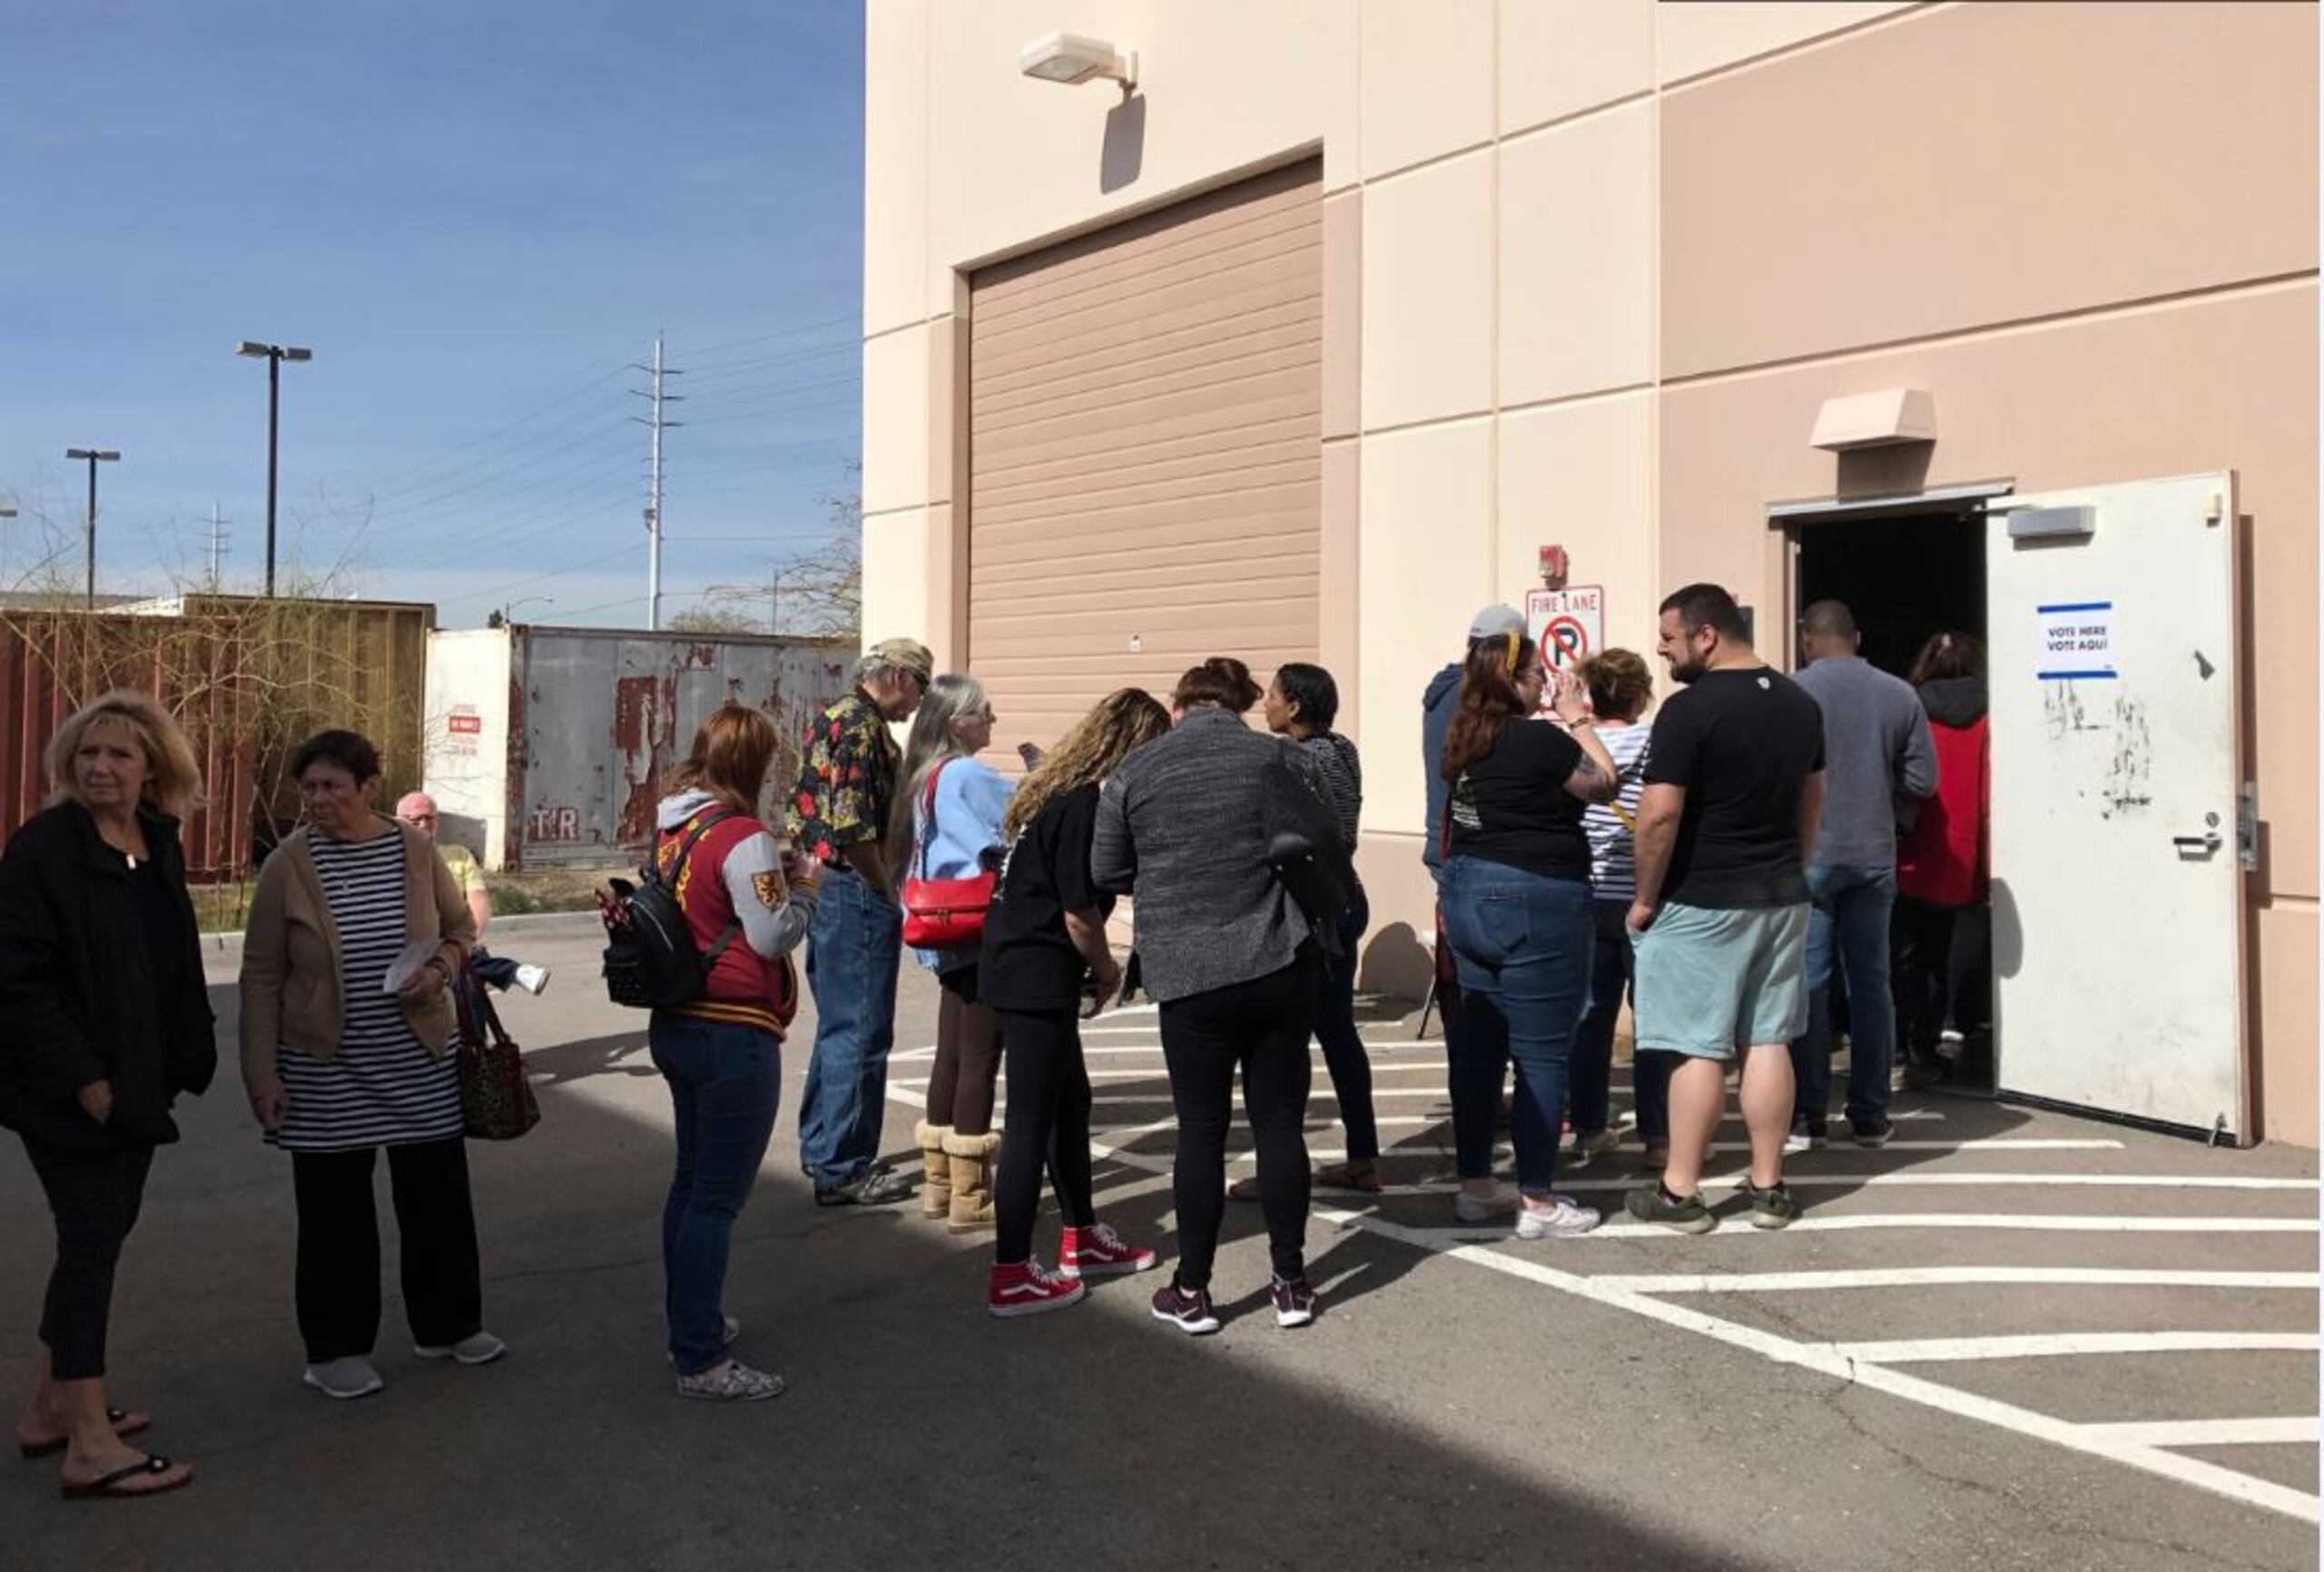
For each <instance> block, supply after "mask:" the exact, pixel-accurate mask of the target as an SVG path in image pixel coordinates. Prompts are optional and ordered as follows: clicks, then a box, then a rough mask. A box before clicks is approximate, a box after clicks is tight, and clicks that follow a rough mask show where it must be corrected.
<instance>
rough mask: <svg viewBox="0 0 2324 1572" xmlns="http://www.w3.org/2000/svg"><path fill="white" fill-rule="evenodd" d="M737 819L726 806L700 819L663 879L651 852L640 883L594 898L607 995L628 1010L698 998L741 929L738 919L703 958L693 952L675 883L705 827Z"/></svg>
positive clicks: (623, 883) (618, 883)
mask: <svg viewBox="0 0 2324 1572" xmlns="http://www.w3.org/2000/svg"><path fill="white" fill-rule="evenodd" d="M739 817H740V815H739V814H737V813H735V812H734V811H733V810H731V809H728V810H725V811H720V812H715V813H712V814H710V815H708V816H707V817H705V818H704V820H703V821H702V822H701V823H700V824H698V825H696V826H695V827H694V830H693V832H692V833H691V834H689V835H688V836H687V837H686V838H685V840H684V843H683V844H681V845H680V846H679V848H678V855H677V860H675V862H673V863H672V864H671V865H670V876H669V878H668V879H666V880H665V879H663V877H662V874H661V870H660V868H659V863H660V859H659V858H658V857H655V856H653V855H651V854H649V855H648V856H647V857H646V859H645V862H644V863H643V864H641V865H640V866H639V868H638V870H637V879H638V882H637V883H635V884H632V883H630V881H629V880H628V879H609V880H607V881H606V883H607V889H608V890H609V891H610V893H609V894H608V893H602V892H601V893H600V894H599V895H598V897H597V914H598V916H600V917H601V918H603V919H605V924H606V966H605V975H606V997H608V998H610V999H612V1000H613V1002H614V1003H615V1004H617V1005H628V1006H629V1007H632V1008H634V1009H641V1010H665V1009H673V1008H675V1007H677V1006H679V1005H689V1004H692V1003H694V1000H696V999H698V998H700V997H702V994H703V989H704V986H705V979H706V978H708V977H709V976H710V968H713V967H714V966H716V965H717V964H718V958H719V957H720V956H722V955H724V954H725V953H726V947H727V946H728V945H730V944H732V943H734V936H735V935H736V934H738V933H740V932H742V931H743V925H742V924H741V923H740V922H739V921H729V922H728V923H727V924H726V929H725V931H724V933H721V934H720V935H719V936H718V940H717V942H716V943H714V944H713V945H712V946H711V947H710V953H709V954H708V955H704V954H703V953H702V952H701V951H699V950H698V949H696V948H694V928H693V927H692V926H691V925H690V924H689V923H688V922H687V921H686V914H685V911H684V909H683V908H682V907H680V906H679V905H678V892H677V885H678V880H679V879H681V878H683V877H684V874H685V870H686V860H687V859H688V858H690V857H692V856H693V855H694V842H695V841H697V840H701V839H702V838H703V837H704V835H706V834H708V833H709V832H710V830H711V829H712V828H713V827H714V826H715V825H718V824H722V823H724V821H725V820H729V819H734V818H739Z"/></svg>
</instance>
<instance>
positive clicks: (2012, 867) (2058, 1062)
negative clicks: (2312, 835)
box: [1986, 474, 2249, 1137]
mask: <svg viewBox="0 0 2324 1572" xmlns="http://www.w3.org/2000/svg"><path fill="white" fill-rule="evenodd" d="M1992 509H1993V511H1992V516H1991V518H1990V520H1989V522H1988V524H1987V529H1988V531H1989V533H1988V535H1987V549H1986V573H1987V580H1986V589H1987V600H1988V607H1989V619H1988V629H1989V635H1990V639H1991V667H1992V683H1993V702H1992V715H1993V863H1994V994H1995V998H1994V1010H1995V1043H1996V1049H1997V1053H1998V1070H1999V1081H2000V1086H2001V1089H2002V1091H2003V1092H2004V1094H2015V1095H2023V1096H2027V1097H2033V1098H2040V1099H2043V1100H2044V1101H2049V1102H2055V1103H2062V1104H2067V1105H2073V1106H2078V1107H2085V1108H2089V1109H2092V1110H2094V1111H2098V1112H2102V1113H2107V1114H2113V1115H2127V1116H2130V1117H2133V1118H2137V1119H2142V1120H2151V1121H2155V1122H2158V1123H2162V1124H2166V1125H2179V1126H2184V1127H2187V1128H2190V1129H2194V1130H2200V1131H2203V1132H2206V1133H2214V1132H2215V1133H2219V1134H2221V1135H2227V1136H2233V1137H2243V1136H2246V1135H2247V1133H2248V1130H2249V1119H2248V1116H2247V1107H2246V1103H2245V1081H2244V1005H2243V879H2242V860H2241V852H2242V846H2241V839H2240V833H2239V813H2238V810H2239V802H2240V799H2239V787H2240V781H2241V780H2242V774H2241V771H2240V769H2239V768H2238V761H2237V750H2236V740H2237V737H2238V735H2239V732H2238V726H2237V720H2238V717H2237V703H2238V695H2239V693H2240V691H2241V690H2240V664H2241V654H2240V641H2239V636H2238V634H2239V630H2238V628H2237V625H2236V604H2237V603H2236V594H2235V583H2236V577H2235V574H2236V567H2235V565H2236V522H2235V492H2234V479H2233V477H2232V476H2230V475H2224V474H2222V475H2198V476H2191V477H2184V478H2181V479H2174V480H2156V481H2146V482H2140V483H2136V484H2132V485H2124V486H2102V487H2093V488H2087V489H2082V490H2076V491H2070V492H2056V493H2052V494H2049V495H2046V496H2013V497H2010V498H2009V499H2008V500H2007V501H2006V502H1998V503H1995V504H1994V505H1992Z"/></svg>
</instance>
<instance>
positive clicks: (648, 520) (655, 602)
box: [630, 333, 685, 633]
mask: <svg viewBox="0 0 2324 1572" xmlns="http://www.w3.org/2000/svg"><path fill="white" fill-rule="evenodd" d="M630 368H631V369H633V370H637V371H646V372H651V373H652V374H653V378H654V387H653V390H652V391H651V392H645V391H641V390H639V389H637V388H631V389H630V391H631V392H632V393H634V394H636V395H637V397H639V398H644V399H646V400H647V401H648V402H649V403H650V404H651V405H652V407H653V410H654V413H653V414H652V415H651V416H642V415H633V416H631V417H630V418H631V419H632V420H635V421H637V422H638V423H639V424H640V425H642V426H645V427H648V428H650V429H651V430H652V432H653V433H654V446H653V448H652V450H651V452H652V469H651V472H650V473H649V474H648V475H647V477H646V480H645V539H646V547H645V552H646V555H645V626H646V629H647V631H648V632H656V633H658V632H659V631H660V630H661V626H662V433H663V432H664V431H665V430H666V429H668V428H669V427H674V426H683V425H684V424H685V422H684V421H683V420H671V419H667V418H665V415H664V412H663V406H664V405H665V404H675V403H677V402H680V401H681V400H682V399H683V398H684V395H683V394H677V393H670V392H665V390H664V388H663V383H662V379H663V378H665V377H682V376H684V374H685V373H684V372H683V371H679V370H677V369H675V368H672V367H668V366H665V365H664V364H663V363H662V335H661V334H659V333H656V334H655V335H654V363H653V364H652V365H650V366H641V365H638V364H637V362H635V361H634V360H633V361H631V362H630Z"/></svg>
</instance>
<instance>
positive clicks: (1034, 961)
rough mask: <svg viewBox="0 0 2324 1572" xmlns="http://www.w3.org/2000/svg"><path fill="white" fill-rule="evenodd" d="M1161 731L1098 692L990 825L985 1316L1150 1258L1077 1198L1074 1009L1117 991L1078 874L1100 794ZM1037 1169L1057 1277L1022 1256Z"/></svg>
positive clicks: (1084, 1115) (1082, 1118)
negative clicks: (993, 828)
mask: <svg viewBox="0 0 2324 1572" xmlns="http://www.w3.org/2000/svg"><path fill="white" fill-rule="evenodd" d="M1169 729H1170V714H1169V712H1168V711H1167V710H1165V709H1164V708H1163V707H1162V706H1161V704H1160V703H1159V702H1157V701H1156V700H1155V699H1154V698H1153V697H1152V696H1151V695H1150V694H1148V693H1145V692H1143V691H1142V690H1140V689H1137V688H1124V689H1122V690H1120V691H1119V692H1118V693H1109V694H1108V695H1107V696H1106V697H1105V698H1104V699H1102V700H1100V701H1099V702H1098V707H1097V708H1096V709H1094V710H1092V711H1090V712H1089V713H1088V715H1086V716H1084V717H1083V718H1082V719H1081V721H1080V722H1078V724H1076V725H1075V727H1074V728H1073V730H1072V731H1070V732H1067V733H1066V736H1065V740H1064V741H1063V742H1059V744H1058V745H1057V748H1056V750H1055V751H1054V752H1051V753H1050V754H1049V756H1048V757H1047V758H1045V759H1043V760H1042V761H1041V762H1040V764H1039V766H1038V767H1037V768H1036V769H1035V770H1034V771H1033V772H1032V773H1031V774H1030V775H1029V776H1027V777H1026V778H1025V781H1024V783H1023V784H1022V785H1020V786H1019V787H1018V789H1017V794H1016V795H1015V796H1014V797H1012V798H1011V799H1010V800H1009V811H1008V814H1007V815H1006V817H1005V818H1004V820H1003V821H1002V833H1003V834H1004V836H1005V837H1006V838H1007V840H1008V842H1009V854H1008V858H1007V860H1006V861H1004V862H1003V863H1002V865H1001V873H1000V885H999V888H998V889H996V890H995V891H994V896H993V903H992V909H991V911H990V913H989V914H988V915H987V917H986V919H985V928H984V956H983V960H982V962H981V968H980V981H979V991H980V995H981V997H983V998H984V1000H985V1002H986V1003H988V1004H989V1005H990V1006H991V1007H992V1008H993V1009H994V1011H995V1012H996V1013H998V1014H999V1016H1000V1035H1001V1041H1002V1044H1003V1051H1004V1053H1005V1054H1006V1056H1007V1061H1008V1069H1009V1108H1008V1113H1007V1115H1006V1116H1005V1118H1004V1120H1003V1123H1002V1129H1001V1141H1000V1183H999V1184H998V1185H997V1187H996V1189H995V1194H994V1213H995V1221H996V1225H997V1228H998V1230H999V1237H998V1238H997V1239H996V1240H995V1242H994V1244H993V1253H992V1262H993V1264H992V1277H991V1281H990V1284H989V1285H988V1286H987V1288H986V1291H985V1307H986V1308H987V1309H988V1310H990V1312H992V1313H993V1314H994V1315H998V1316H1017V1315H1032V1314H1035V1313H1038V1312H1041V1311H1045V1310H1058V1309H1061V1308H1063V1307H1064V1306H1066V1305H1068V1304H1072V1303H1074V1302H1077V1301H1078V1300H1079V1299H1080V1298H1081V1297H1082V1296H1083V1295H1084V1294H1085V1293H1087V1292H1088V1289H1087V1288H1086V1287H1085V1286H1084V1284H1083V1283H1082V1281H1081V1280H1082V1279H1083V1278H1085V1277H1091V1276H1098V1275H1103V1274H1107V1273H1112V1272H1143V1271H1145V1270H1146V1269H1147V1267H1150V1266H1152V1265H1153V1264H1154V1260H1155V1257H1154V1252H1152V1251H1151V1250H1141V1249H1136V1248H1133V1247H1131V1246H1130V1245H1128V1244H1126V1243H1123V1241H1122V1238H1121V1235H1119V1234H1118V1233H1115V1232H1114V1231H1113V1230H1112V1229H1111V1228H1108V1227H1107V1226H1106V1225H1105V1224H1104V1223H1100V1222H1098V1213H1097V1212H1096V1210H1095V1207H1094V1205H1093V1204H1092V1203H1091V1200H1090V1194H1089V1073H1088V1069H1087V1068H1086V1067H1085V1066H1084V1065H1083V1062H1082V1057H1081V1027H1080V1011H1081V1009H1082V1007H1083V1006H1084V1003H1085V1001H1087V1002H1088V1007H1089V1011H1090V1013H1091V1014H1093V1015H1094V1014H1095V1013H1096V1012H1097V1010H1098V1009H1102V1008H1103V1007H1104V1006H1105V1001H1106V999H1107V998H1108V997H1109V996H1111V995H1112V993H1113V991H1114V990H1115V988H1117V987H1119V986H1120V984H1121V968H1120V966H1119V965H1118V963H1117V962H1116V961H1115V959H1114V956H1113V951H1112V950H1111V949H1110V948H1108V947H1107V943H1106V919H1107V916H1108V914H1109V913H1110V912H1111V911H1112V909H1113V904H1114V902H1113V897H1111V896H1110V895H1108V894H1106V893H1105V892H1104V891H1102V890H1100V889H1098V886H1097V884H1096V882H1095V881H1094V880H1093V879H1091V878H1090V875H1089V845H1090V840H1091V838H1092V836H1093V834H1094V833H1095V830H1096V827H1097V822H1098V787H1099V785H1100V784H1101V783H1102V782H1103V781H1105V780H1106V778H1107V777H1108V776H1109V775H1111V774H1112V773H1113V772H1114V771H1115V770H1116V768H1118V766H1119V765H1120V763H1121V761H1123V760H1124V759H1126V758H1128V756H1129V754H1130V752H1131V751H1132V750H1134V749H1137V748H1139V747H1143V746H1144V745H1145V744H1147V743H1148V742H1152V741H1154V740H1155V739H1156V738H1157V737H1159V736H1161V735H1163V734H1164V733H1165V732H1167V731H1169ZM1044 1159H1047V1161H1048V1164H1049V1174H1050V1181H1051V1183H1052V1184H1055V1185H1056V1187H1057V1193H1058V1194H1057V1198H1058V1206H1059V1210H1061V1211H1062V1212H1063V1213H1065V1238H1064V1241H1063V1243H1062V1244H1061V1245H1060V1246H1059V1252H1058V1270H1057V1272H1049V1271H1048V1270H1047V1269H1046V1268H1044V1267H1043V1266H1042V1265H1041V1263H1039V1261H1037V1260H1035V1259H1034V1258H1033V1213H1034V1211H1035V1209H1036V1208H1037V1207H1038V1206H1039V1204H1040V1198H1041V1165H1042V1162H1043V1160H1044Z"/></svg>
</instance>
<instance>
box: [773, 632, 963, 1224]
mask: <svg viewBox="0 0 2324 1572" xmlns="http://www.w3.org/2000/svg"><path fill="white" fill-rule="evenodd" d="M934 670H935V657H934V656H932V655H931V654H930V653H928V649H927V647H926V646H925V645H922V644H914V643H913V642H912V641H911V640H910V639H888V640H885V641H883V642H881V643H880V644H874V645H872V648H871V649H870V650H868V651H866V652H865V653H864V654H863V657H862V659H861V660H859V661H858V662H856V663H855V686H854V688H853V689H852V691H851V692H850V693H848V694H847V696H846V697H845V698H843V699H842V700H840V701H839V702H837V703H836V704H833V705H832V707H831V708H830V709H828V710H825V711H824V712H822V714H821V715H819V716H817V717H816V718H815V720H814V722H813V723H812V724H811V725H810V726H809V727H808V728H807V734H806V737H805V739H804V745H803V759H802V761H801V763H800V768H799V785H798V788H797V789H796V790H795V791H793V793H792V796H791V801H790V803H789V805H788V809H787V811H786V819H787V820H788V826H787V827H788V829H789V830H790V834H791V840H792V844H793V845H794V846H795V847H797V848H798V850H800V852H801V853H802V854H803V855H805V856H808V857H812V858H813V859H815V860H817V861H818V862H820V863H821V864H822V869H823V875H822V900H821V901H819V902H818V903H817V905H816V908H815V920H814V926H813V927H812V928H810V929H809V930H808V936H807V987H808V991H809V992H811V993H812V994H813V995H814V998H815V1047H814V1053H813V1055H812V1057H811V1058H810V1059H809V1060H808V1062H807V1086H806V1090H805V1092H804V1094H803V1095H802V1096H801V1098H800V1103H799V1158H800V1164H801V1165H802V1166H803V1167H804V1168H805V1169H806V1171H807V1176H808V1178H810V1179H811V1180H812V1181H813V1182H814V1185H815V1202H816V1204H818V1205H822V1206H884V1205H888V1204H892V1203H894V1202H898V1201H901V1200H903V1199H904V1198H905V1197H906V1196H908V1195H910V1194H911V1186H910V1185H909V1184H905V1183H904V1182H903V1181H902V1180H901V1179H898V1178H897V1177H895V1176H894V1175H893V1174H891V1173H889V1172H888V1170H887V1168H886V1167H885V1165H884V1164H881V1162H880V1121H881V1115H882V1113H883V1112H884V1111H885V1107H886V1103H887V1095H888V1051H889V1049H891V1047H893V1046H894V1045H895V1036H896V968H897V966H898V964H899V962H900V961H901V958H902V954H903V910H902V909H901V907H900V906H899V905H898V904H897V899H896V891H895V890H894V889H892V888H891V882H890V879H889V876H888V867H887V862H886V860H885V859H884V858H883V857H882V856H881V850H880V837H881V834H882V833H883V832H884V831H885V830H886V828H887V823H888V808H889V804H890V803H891V801H892V800H893V798H894V793H895V790H896V771H897V767H898V765H899V764H900V763H901V758H900V752H899V750H898V748H897V746H896V742H895V739H894V737H893V736H892V735H891V734H890V732H889V730H888V727H889V724H890V722H896V721H905V720H909V719H911V714H912V712H914V711H915V710H917V709H919V708H920V701H921V695H923V694H925V693H927V692H928V683H929V679H930V678H931V676H932V675H933V674H934Z"/></svg>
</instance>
